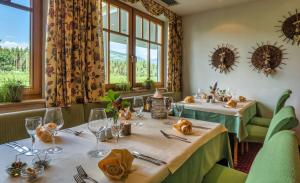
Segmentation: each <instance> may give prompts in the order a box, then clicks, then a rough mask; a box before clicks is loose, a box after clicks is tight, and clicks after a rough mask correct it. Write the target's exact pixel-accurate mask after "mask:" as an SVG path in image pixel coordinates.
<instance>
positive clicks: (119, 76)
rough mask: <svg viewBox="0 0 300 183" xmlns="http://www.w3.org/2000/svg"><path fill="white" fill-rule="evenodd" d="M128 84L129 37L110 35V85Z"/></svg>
mask: <svg viewBox="0 0 300 183" xmlns="http://www.w3.org/2000/svg"><path fill="white" fill-rule="evenodd" d="M127 82H128V37H126V36H121V35H117V34H113V33H111V34H110V83H127Z"/></svg>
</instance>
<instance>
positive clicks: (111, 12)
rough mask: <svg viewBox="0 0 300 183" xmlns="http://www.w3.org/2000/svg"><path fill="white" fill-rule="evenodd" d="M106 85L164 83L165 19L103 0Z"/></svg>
mask: <svg viewBox="0 0 300 183" xmlns="http://www.w3.org/2000/svg"><path fill="white" fill-rule="evenodd" d="M102 16H103V27H104V32H103V34H104V35H103V36H104V40H103V41H104V57H105V59H104V60H105V76H106V83H107V86H111V85H114V84H118V83H128V82H129V83H132V84H133V86H138V85H140V84H141V83H143V82H144V81H145V80H146V79H147V78H150V79H152V80H153V81H154V82H155V83H156V84H157V85H160V86H162V85H163V78H164V76H163V37H162V35H163V22H162V21H160V20H158V19H156V18H154V17H151V16H149V15H147V14H144V13H142V12H140V11H138V10H136V9H133V8H131V7H130V6H128V5H126V4H123V3H121V2H119V1H116V0H107V1H105V2H103V3H102Z"/></svg>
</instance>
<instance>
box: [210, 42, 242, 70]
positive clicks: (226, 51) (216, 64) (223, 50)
mask: <svg viewBox="0 0 300 183" xmlns="http://www.w3.org/2000/svg"><path fill="white" fill-rule="evenodd" d="M211 54H212V55H210V57H211V60H210V62H211V63H210V64H209V65H211V66H212V68H213V69H215V71H216V70H219V72H220V73H223V72H224V73H225V74H226V73H228V72H230V71H231V70H234V69H233V66H236V63H237V59H238V58H239V56H238V51H237V49H236V48H234V47H233V46H231V45H229V44H226V45H225V44H222V45H218V48H214V51H212V52H211Z"/></svg>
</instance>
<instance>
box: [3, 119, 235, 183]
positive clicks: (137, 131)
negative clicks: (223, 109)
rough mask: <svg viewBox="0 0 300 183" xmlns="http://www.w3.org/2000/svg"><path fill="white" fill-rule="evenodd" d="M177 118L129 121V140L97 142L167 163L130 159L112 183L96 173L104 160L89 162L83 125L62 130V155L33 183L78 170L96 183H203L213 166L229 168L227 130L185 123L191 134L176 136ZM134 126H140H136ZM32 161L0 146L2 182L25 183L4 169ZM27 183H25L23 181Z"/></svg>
mask: <svg viewBox="0 0 300 183" xmlns="http://www.w3.org/2000/svg"><path fill="white" fill-rule="evenodd" d="M177 120H178V117H171V116H169V117H168V118H167V119H152V118H151V115H150V114H149V113H144V117H142V118H139V117H133V119H132V120H130V121H128V122H130V123H131V124H132V125H131V126H132V129H131V135H129V136H123V137H121V138H120V139H119V140H118V141H117V140H116V139H110V140H107V141H105V142H101V143H100V147H101V148H104V149H107V150H111V149H127V150H129V151H130V152H133V151H137V152H139V153H143V154H146V155H148V156H151V157H154V158H156V159H160V160H163V161H165V162H166V164H163V165H160V166H158V165H155V164H152V163H150V162H148V161H144V160H141V159H134V161H133V164H132V168H131V170H130V173H129V174H128V175H127V176H126V177H124V178H123V179H122V180H120V181H116V180H111V179H109V178H108V177H106V176H105V175H104V173H103V172H102V171H101V170H100V169H99V168H98V162H99V161H100V160H101V159H102V158H92V157H90V156H88V152H89V151H90V150H91V149H94V148H95V147H96V138H95V136H94V135H93V134H92V133H91V132H90V131H89V130H88V127H87V124H82V125H79V126H76V127H73V128H70V129H71V130H73V131H74V130H76V131H83V133H81V134H80V135H74V134H73V133H69V132H70V131H69V130H68V131H66V130H60V131H58V134H57V137H56V145H58V146H60V147H62V148H63V151H62V152H61V153H57V154H53V155H50V154H49V157H50V158H51V159H52V161H51V162H50V167H48V168H47V169H45V175H44V176H43V177H41V178H39V179H37V180H36V181H35V182H43V183H58V182H75V181H74V179H73V175H75V174H76V173H77V171H76V166H78V165H81V166H82V167H83V168H84V169H85V171H86V172H87V174H88V175H89V176H91V177H93V178H94V179H96V180H97V181H98V182H99V183H100V182H101V183H106V182H133V183H136V182H139V183H144V182H145V183H147V182H149V183H150V182H151V183H152V182H153V183H156V182H172V183H177V182H178V183H179V182H201V181H202V179H203V177H204V176H205V174H206V173H207V172H208V171H209V170H210V169H211V168H212V167H213V166H214V164H215V163H217V162H218V161H220V160H222V159H226V160H227V162H228V166H232V158H231V150H230V143H229V138H228V131H227V129H226V128H225V127H224V126H223V125H221V124H218V123H212V122H207V121H201V120H195V119H188V120H189V121H190V122H191V123H192V124H193V126H194V127H193V133H192V134H191V135H183V134H181V133H180V132H178V131H176V130H175V129H174V128H173V126H172V125H170V122H176V121H177ZM137 122H142V124H143V125H141V123H137ZM135 124H139V125H135ZM160 130H163V131H164V132H165V133H167V134H173V135H177V136H181V137H184V138H186V139H188V141H190V143H186V142H183V141H179V140H176V139H168V138H165V136H163V135H162V133H161V132H160ZM15 142H16V143H18V144H19V145H20V147H22V146H26V147H30V145H31V140H30V139H29V138H28V139H22V140H18V141H15ZM51 146H52V144H51V143H44V142H42V141H40V140H38V139H37V140H36V143H35V148H37V149H40V150H42V149H47V148H49V147H51ZM33 158H34V156H25V155H24V154H20V153H19V152H17V151H16V150H15V149H13V148H11V147H9V146H8V145H7V144H2V145H0V182H3V183H4V182H5V183H17V182H23V181H24V179H23V178H22V177H11V176H9V175H8V174H7V173H6V168H7V167H8V166H9V165H10V164H11V163H12V162H14V161H15V160H16V159H18V160H19V159H20V160H21V161H23V162H26V163H27V164H28V165H30V164H31V162H32V159H33ZM24 182H25V181H24Z"/></svg>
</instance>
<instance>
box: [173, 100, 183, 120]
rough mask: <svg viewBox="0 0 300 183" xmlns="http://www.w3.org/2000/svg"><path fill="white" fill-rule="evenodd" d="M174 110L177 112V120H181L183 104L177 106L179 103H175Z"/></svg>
mask: <svg viewBox="0 0 300 183" xmlns="http://www.w3.org/2000/svg"><path fill="white" fill-rule="evenodd" d="M175 108H176V110H177V112H178V120H179V119H180V118H181V115H182V112H183V110H184V105H183V104H179V103H175Z"/></svg>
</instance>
